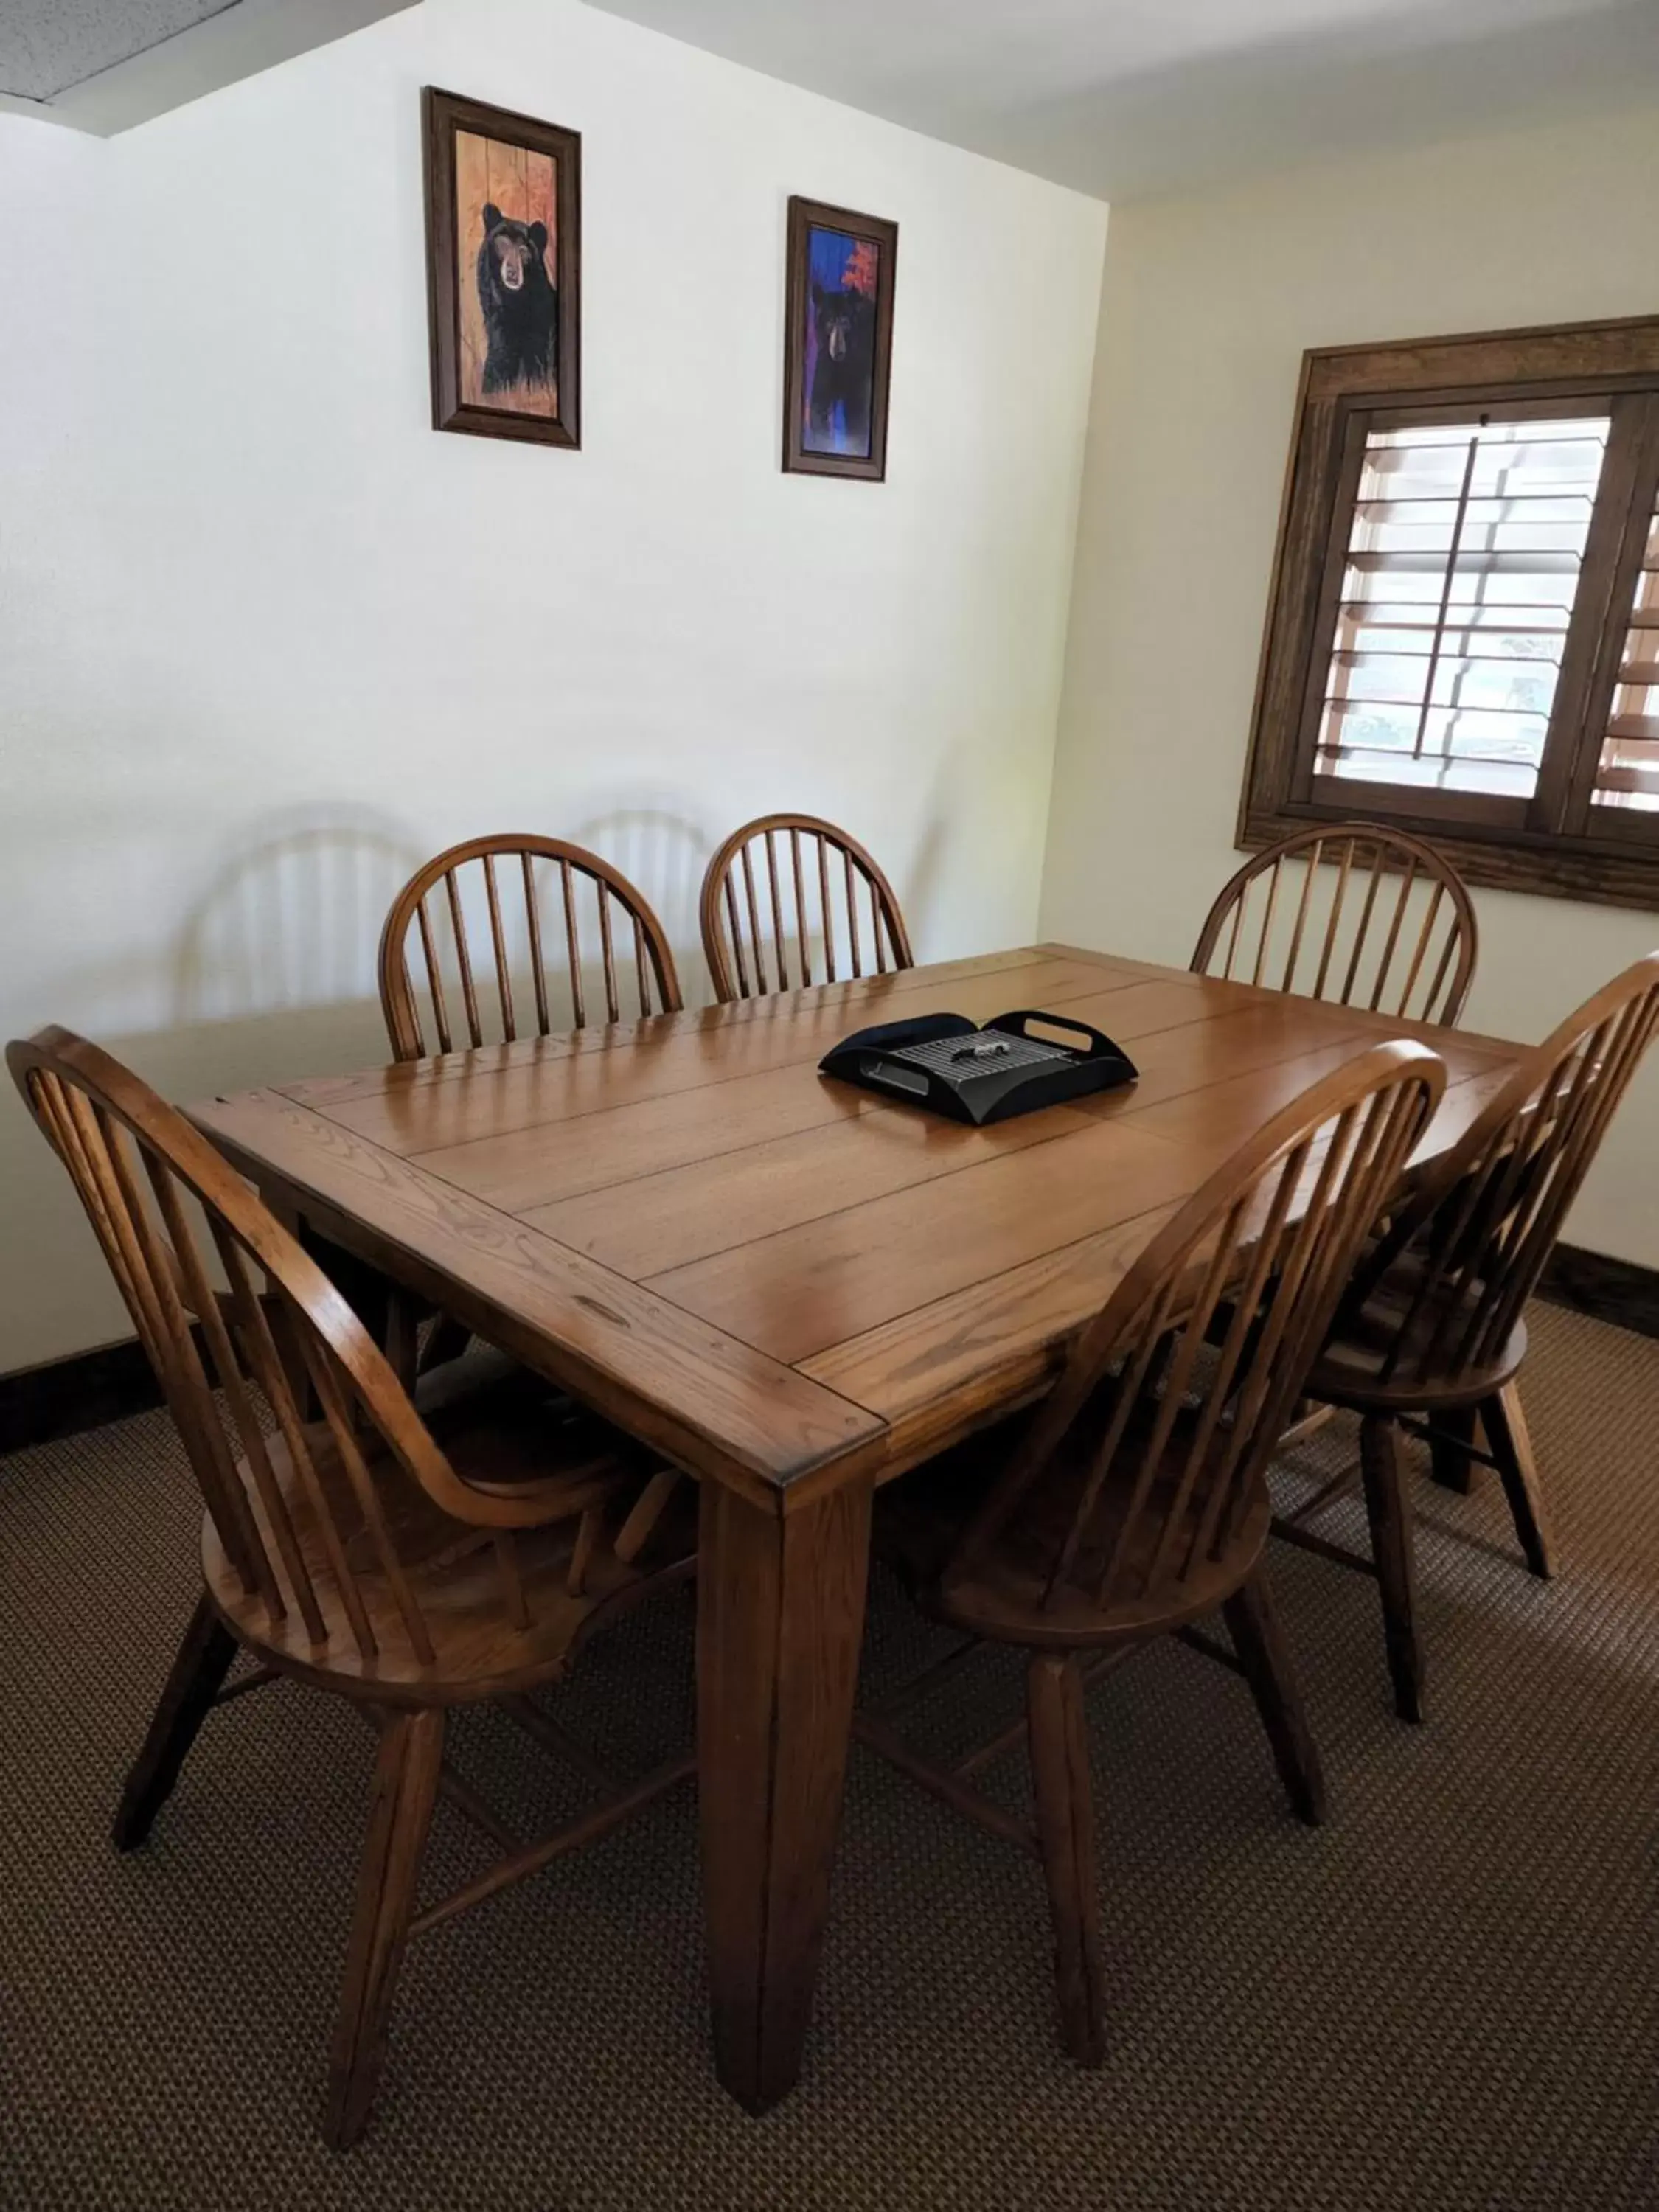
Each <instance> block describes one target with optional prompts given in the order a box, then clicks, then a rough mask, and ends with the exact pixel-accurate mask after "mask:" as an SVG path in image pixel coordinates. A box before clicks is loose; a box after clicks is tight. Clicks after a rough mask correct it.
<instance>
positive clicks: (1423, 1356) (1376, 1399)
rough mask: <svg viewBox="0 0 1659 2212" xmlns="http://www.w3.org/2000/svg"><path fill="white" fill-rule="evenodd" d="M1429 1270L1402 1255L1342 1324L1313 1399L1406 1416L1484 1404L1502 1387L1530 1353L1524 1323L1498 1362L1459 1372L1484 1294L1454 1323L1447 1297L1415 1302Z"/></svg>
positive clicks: (1316, 1377)
mask: <svg viewBox="0 0 1659 2212" xmlns="http://www.w3.org/2000/svg"><path fill="white" fill-rule="evenodd" d="M1423 1273H1424V1263H1423V1261H1422V1258H1421V1256H1420V1255H1418V1254H1416V1253H1412V1252H1407V1253H1406V1254H1404V1255H1402V1256H1401V1259H1400V1260H1399V1261H1396V1262H1395V1266H1394V1267H1391V1268H1390V1269H1389V1272H1388V1273H1387V1274H1386V1275H1384V1276H1383V1279H1382V1281H1381V1282H1380V1283H1379V1284H1378V1285H1376V1289H1375V1290H1373V1291H1371V1293H1370V1296H1369V1297H1367V1298H1366V1300H1365V1303H1364V1306H1363V1307H1362V1308H1361V1309H1360V1310H1359V1311H1358V1313H1357V1314H1348V1315H1345V1316H1341V1317H1340V1319H1339V1322H1338V1324H1337V1327H1336V1328H1334V1330H1333V1331H1332V1334H1331V1335H1330V1337H1329V1339H1328V1341H1327V1343H1326V1345H1325V1346H1324V1349H1323V1350H1322V1352H1321V1353H1320V1355H1319V1358H1317V1360H1316V1361H1315V1363H1314V1366H1313V1370H1312V1372H1311V1373H1310V1376H1309V1377H1308V1385H1307V1392H1306V1395H1308V1396H1309V1397H1310V1398H1318V1399H1321V1400H1322V1401H1324V1402H1325V1403H1326V1404H1327V1405H1332V1406H1345V1407H1349V1408H1350V1409H1351V1410H1352V1411H1353V1412H1355V1413H1407V1412H1410V1411H1411V1410H1412V1409H1413V1408H1414V1407H1415V1408H1420V1409H1422V1410H1424V1411H1430V1410H1432V1409H1433V1408H1435V1407H1445V1408H1447V1409H1450V1408H1452V1407H1460V1406H1474V1405H1479V1404H1480V1402H1481V1401H1482V1400H1483V1399H1486V1398H1490V1397H1492V1396H1493V1395H1495V1394H1496V1393H1497V1392H1498V1391H1499V1390H1501V1389H1503V1387H1504V1384H1505V1383H1507V1382H1508V1381H1509V1380H1510V1377H1511V1376H1513V1375H1514V1374H1515V1373H1516V1370H1517V1369H1518V1368H1519V1367H1520V1365H1521V1363H1522V1360H1523V1359H1524V1358H1526V1356H1527V1329H1526V1323H1525V1322H1516V1325H1515V1327H1514V1328H1512V1329H1511V1330H1510V1334H1509V1336H1508V1337H1507V1339H1506V1340H1505V1341H1504V1344H1503V1345H1502V1346H1501V1347H1500V1348H1499V1351H1498V1355H1497V1357H1496V1358H1491V1359H1486V1360H1482V1361H1481V1362H1480V1363H1479V1364H1476V1365H1465V1364H1460V1365H1458V1366H1456V1367H1455V1368H1454V1367H1453V1366H1452V1364H1451V1363H1452V1358H1453V1357H1454V1355H1455V1352H1456V1350H1457V1346H1458V1340H1459V1338H1460V1336H1461V1335H1462V1333H1463V1330H1464V1328H1465V1327H1466V1326H1467V1316H1468V1313H1469V1312H1471V1311H1472V1310H1474V1298H1475V1297H1477V1296H1478V1293H1477V1292H1474V1291H1467V1290H1466V1291H1463V1292H1462V1294H1461V1296H1460V1297H1459V1308H1460V1310H1458V1311H1456V1312H1454V1313H1453V1314H1452V1315H1451V1316H1450V1318H1449V1322H1448V1313H1447V1298H1446V1297H1439V1298H1435V1299H1429V1300H1426V1301H1425V1302H1424V1303H1423V1304H1421V1305H1420V1306H1419V1305H1418V1304H1417V1300H1418V1297H1419V1291H1420V1290H1421V1287H1422V1281H1423ZM1413 1307H1416V1310H1414V1311H1413ZM1408 1316H1409V1326H1407V1319H1408ZM1385 1368H1386V1369H1387V1370H1388V1373H1387V1376H1386V1378H1385V1376H1384V1373H1383V1370H1384V1369H1385Z"/></svg>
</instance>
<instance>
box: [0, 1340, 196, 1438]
mask: <svg viewBox="0 0 1659 2212" xmlns="http://www.w3.org/2000/svg"><path fill="white" fill-rule="evenodd" d="M160 1404H161V1385H160V1384H159V1383H157V1381H156V1380H155V1373H154V1371H153V1370H152V1369H151V1367H150V1364H149V1360H148V1359H147V1358H145V1356H144V1350H143V1346H142V1345H141V1344H140V1343H139V1341H138V1340H137V1337H136V1336H127V1337H122V1338H120V1339H119V1340H118V1341H117V1342H115V1343H114V1344H100V1345H99V1346H97V1348H96V1349H95V1350H94V1351H92V1352H70V1354H69V1356H68V1357H67V1358H64V1359H49V1360H46V1362H44V1363H43V1364H42V1365H40V1366H39V1367H20V1368H19V1369H18V1370H17V1371H16V1372H15V1374H12V1375H0V1453H5V1452H15V1451H23V1450H25V1449H27V1447H28V1446H29V1445H31V1444H49V1443H56V1442H57V1440H58V1437H73V1436H78V1435H80V1433H81V1431H82V1430H83V1429H101V1428H102V1427H103V1426H104V1425H105V1423H106V1422H107V1421H124V1420H125V1419H127V1417H128V1416H129V1415H130V1414H132V1413H149V1411H150V1409H151V1408H152V1407H155V1406H159V1405H160Z"/></svg>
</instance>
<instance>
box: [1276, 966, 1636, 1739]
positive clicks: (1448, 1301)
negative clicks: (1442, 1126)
mask: <svg viewBox="0 0 1659 2212" xmlns="http://www.w3.org/2000/svg"><path fill="white" fill-rule="evenodd" d="M1656 1023H1659V952H1654V953H1650V954H1649V955H1648V957H1646V958H1645V959H1644V960H1638V961H1637V962H1636V963H1635V964H1634V966H1632V967H1630V968H1627V969H1626V970H1625V972H1624V974H1623V975H1620V976H1619V977H1617V978H1616V979H1615V980H1614V981H1613V982H1611V983H1609V984H1608V985H1607V987H1606V988H1605V989H1603V990H1601V991H1598V992H1597V993H1596V994H1595V996H1594V997H1593V998H1591V999H1588V1000H1586V1001H1585V1002H1584V1004H1583V1006H1580V1007H1579V1008H1578V1010H1577V1012H1576V1013H1573V1014H1570V1015H1569V1016H1568V1017H1567V1018H1566V1020H1565V1021H1564V1022H1563V1023H1562V1024H1560V1026H1559V1029H1557V1030H1555V1032H1554V1033H1553V1036H1549V1037H1547V1038H1546V1040H1545V1041H1544V1042H1543V1043H1542V1044H1541V1045H1539V1046H1537V1047H1536V1048H1534V1050H1533V1051H1532V1052H1530V1053H1528V1055H1527V1057H1526V1059H1525V1060H1524V1061H1523V1062H1522V1065H1521V1066H1520V1067H1519V1068H1517V1069H1516V1072H1515V1073H1514V1074H1513V1075H1512V1076H1511V1077H1510V1079H1509V1081H1508V1082H1507V1083H1506V1084H1505V1085H1504V1087H1503V1089H1502V1090H1501V1091H1499V1092H1498V1095H1497V1096H1496V1097H1494V1098H1493V1099H1492V1101H1491V1103H1489V1104H1488V1106H1487V1107H1486V1110H1485V1112H1484V1113H1482V1114H1481V1115H1480V1117H1479V1119H1478V1120H1476V1121H1474V1123H1473V1124H1472V1125H1471V1126H1470V1127H1469V1129H1468V1132H1467V1133H1466V1134H1465V1135H1464V1137H1463V1139H1462V1141H1461V1142H1460V1143H1459V1144H1458V1145H1456V1146H1454V1148H1453V1149H1452V1150H1451V1151H1450V1152H1448V1153H1447V1154H1446V1155H1445V1157H1444V1158H1443V1160H1442V1161H1441V1162H1440V1164H1439V1165H1438V1167H1437V1170H1436V1172H1435V1173H1434V1174H1433V1176H1431V1178H1430V1179H1429V1180H1428V1181H1427V1182H1425V1185H1424V1187H1423V1188H1422V1190H1421V1191H1420V1192H1419V1194H1418V1196H1417V1197H1416V1198H1415V1199H1414V1200H1413V1201H1412V1202H1411V1203H1410V1204H1409V1205H1408V1206H1406V1207H1404V1208H1402V1210H1401V1212H1400V1214H1399V1216H1398V1217H1397V1218H1396V1219H1395V1221H1394V1222H1393V1223H1392V1224H1391V1225H1389V1229H1388V1231H1387V1233H1386V1234H1385V1235H1384V1236H1383V1237H1381V1238H1380V1239H1379V1240H1378V1242H1377V1243H1376V1249H1374V1250H1373V1251H1372V1252H1371V1253H1370V1255H1369V1256H1368V1257H1367V1259H1366V1261H1365V1262H1364V1265H1363V1266H1362V1267H1360V1268H1359V1269H1358V1271H1357V1272H1356V1274H1355V1277H1354V1280H1353V1282H1352V1285H1351V1286H1350V1288H1349V1291H1348V1292H1347V1293H1346V1296H1345V1297H1344V1299H1343V1302H1342V1304H1341V1306H1340V1309H1339V1311H1338V1314H1337V1317H1336V1321H1335V1322H1334V1327H1333V1329H1332V1333H1331V1336H1330V1339H1329V1341H1328V1343H1327V1344H1326V1346H1325V1347H1324V1349H1323V1351H1322V1353H1321V1355H1320V1358H1318V1360H1317V1361H1316V1363H1315V1365H1314V1367H1313V1370H1312V1371H1311V1373H1310V1376H1309V1378H1308V1383H1307V1392H1308V1395H1309V1396H1310V1397H1312V1398H1315V1399H1317V1400H1319V1401H1322V1403H1324V1404H1325V1405H1328V1406H1344V1407H1348V1408H1350V1409H1351V1410H1352V1412H1355V1413H1358V1414H1359V1415H1360V1416H1361V1424H1360V1467H1359V1479H1360V1480H1361V1483H1362V1485H1363V1488H1364V1498H1365V1510H1366V1515H1367V1517H1368V1519H1369V1522H1370V1537H1371V1556H1370V1559H1364V1558H1363V1557H1361V1556H1360V1555H1359V1554H1358V1553H1353V1552H1350V1551H1347V1550H1345V1549H1344V1548H1342V1547H1340V1546H1338V1545H1336V1544H1334V1543H1330V1542H1328V1541H1326V1540H1325V1539H1324V1538H1323V1537H1322V1536H1319V1535H1316V1534H1314V1533H1313V1532H1312V1531H1310V1530H1309V1529H1308V1528H1306V1527H1305V1526H1304V1523H1305V1522H1307V1521H1308V1520H1310V1519H1311V1518H1312V1517H1313V1516H1315V1515H1316V1513H1317V1512H1318V1511H1319V1510H1321V1509H1322V1507H1323V1506H1324V1505H1325V1504H1327V1503H1328V1501H1329V1499H1330V1498H1332V1497H1333V1496H1334V1495H1335V1494H1336V1493H1337V1492H1339V1491H1340V1489H1341V1488H1342V1487H1343V1486H1345V1484H1346V1483H1347V1482H1350V1481H1351V1480H1352V1475H1351V1474H1348V1475H1345V1476H1339V1477H1338V1478H1337V1479H1336V1480H1335V1481H1334V1482H1333V1483H1329V1484H1327V1485H1326V1486H1324V1487H1323V1488H1322V1490H1321V1491H1319V1492H1316V1494H1315V1496H1314V1497H1312V1498H1310V1499H1308V1500H1307V1501H1306V1502H1305V1503H1304V1504H1302V1505H1301V1506H1300V1507H1299V1508H1298V1509H1297V1511H1296V1512H1295V1513H1294V1514H1292V1515H1289V1516H1285V1517H1284V1518H1283V1519H1281V1520H1280V1521H1279V1522H1276V1523H1275V1524H1274V1525H1275V1530H1276V1533H1277V1534H1279V1535H1281V1536H1283V1537H1285V1538H1286V1539H1287V1540H1288V1541H1291V1542H1292V1543H1298V1544H1301V1545H1303V1546H1304V1547H1305V1548H1307V1549H1309V1550H1310V1551H1314V1552H1316V1553H1319V1554H1320V1555H1321V1556H1322V1557H1323V1558H1326V1559H1333V1560H1334V1561H1336V1562H1337V1563H1338V1564H1340V1565H1345V1566H1351V1567H1355V1568H1358V1570H1360V1571H1362V1572H1364V1573H1367V1574H1372V1575H1375V1577H1376V1582H1377V1587H1378V1589H1379V1592H1380V1594H1381V1597H1382V1602H1383V1632H1384V1638H1385V1642H1386V1645H1387V1650H1388V1662H1389V1676H1390V1678H1391V1680H1392V1682H1393V1686H1394V1696H1395V1708H1396V1710H1397V1711H1399V1713H1400V1714H1401V1717H1403V1718H1404V1719H1407V1720H1412V1721H1415V1720H1420V1719H1421V1717H1422V1713H1423V1685H1424V1663H1423V1654H1422V1651H1421V1649H1420V1646H1419V1639H1418V1634H1417V1627H1416V1621H1415V1607H1414V1581H1415V1577H1414V1572H1413V1558H1412V1527H1411V1513H1410V1509H1409V1505H1408V1504H1407V1493H1406V1484H1405V1470H1404V1468H1403V1465H1402V1461H1401V1432H1402V1431H1410V1432H1411V1433H1413V1434H1414V1435H1418V1436H1422V1437H1426V1438H1427V1440H1428V1442H1429V1443H1430V1446H1431V1451H1432V1454H1433V1458H1434V1462H1435V1472H1436V1474H1437V1476H1438V1478H1439V1479H1440V1480H1442V1481H1443V1482H1445V1483H1447V1484H1448V1485H1449V1486H1450V1487H1452V1488H1455V1489H1467V1488H1468V1481H1469V1463H1470V1462H1471V1461H1472V1460H1478V1461H1480V1462H1481V1463H1482V1464H1484V1465H1486V1466H1488V1467H1493V1468H1496V1469H1497V1470H1498V1475H1499V1477H1500V1479H1501V1480H1502V1482H1503V1485H1504V1497H1505V1498H1506V1499H1507V1500H1508V1503H1509V1507H1510V1513H1511V1515H1512V1516H1513V1517H1514V1522H1515V1530H1516V1536H1517V1538H1518V1539H1519V1541H1520V1544H1521V1548H1522V1552H1523V1553H1525V1555H1526V1560H1527V1565H1528V1566H1529V1567H1530V1568H1531V1570H1532V1571H1533V1573H1534V1574H1535V1575H1541V1576H1547V1575H1548V1574H1549V1572H1550V1571H1551V1553H1550V1538H1549V1530H1548V1523H1547V1518H1546V1516H1545V1511H1544V1504H1543V1500H1542V1498H1541V1495H1540V1492H1539V1487H1538V1474H1537V1469H1536V1468H1535V1466H1534V1462H1533V1455H1532V1446H1531V1443H1530V1441H1529V1439H1528V1434H1527V1425H1526V1420H1525V1418H1524V1416H1523V1415H1522V1410H1521V1397H1520V1392H1519V1389H1518V1388H1517V1386H1516V1374H1517V1372H1518V1371H1519V1369H1520V1366H1521V1364H1522V1360H1523V1359H1524V1358H1525V1357H1526V1352H1527V1330H1526V1323H1525V1322H1524V1321H1523V1320H1522V1312H1523V1310H1524V1309H1525V1306H1526V1304H1527V1301H1528V1299H1529V1298H1530V1297H1532V1295H1533V1292H1534V1291H1535V1290H1536V1289H1537V1287H1538V1279H1539V1276H1540V1275H1541V1273H1542V1272H1543V1268H1544V1264H1545V1262H1546V1261H1547V1259H1548V1258H1549V1255H1550V1253H1551V1251H1552V1249H1553V1247H1554V1244H1555V1240H1556V1238H1557V1237H1558V1236H1559V1233H1560V1230H1561V1225H1562V1222H1563V1220H1564V1219H1565V1216H1566V1212H1567V1209H1568V1207H1569V1206H1571V1203H1572V1200H1573V1199H1574V1197H1575V1196H1576V1195H1577V1191H1578V1188H1579V1186H1580V1185H1581V1184H1582V1183H1583V1180H1584V1177H1585V1176H1586V1175H1587V1174H1588V1172H1589V1168H1590V1164H1591V1163H1592V1162H1593V1161H1594V1159H1595V1153H1596V1149H1597V1147H1598V1146H1600V1144H1601V1139H1602V1137H1603V1136H1604V1135H1605V1134H1606V1133H1607V1124H1608V1122H1609V1121H1611V1120H1612V1118H1613V1111H1614V1109H1616V1107H1617V1106H1618V1104H1619V1102H1620V1098H1622V1097H1623V1096H1624V1094H1625V1091H1626V1086H1627V1085H1628V1084H1629V1082H1630V1080H1631V1078H1632V1076H1633V1075H1634V1074H1635V1073H1636V1069H1637V1066H1638V1063H1639V1061H1640V1060H1641V1057H1642V1054H1644V1052H1645V1051H1646V1049H1647V1047H1648V1044H1649V1042H1650V1039H1651V1038H1652V1036H1653V1033H1654V1029H1655V1025H1656ZM1477 1425H1479V1428H1480V1431H1482V1432H1483V1433H1484V1437H1485V1449H1481V1448H1480V1445H1479V1444H1478V1443H1477V1442H1476V1428H1477Z"/></svg>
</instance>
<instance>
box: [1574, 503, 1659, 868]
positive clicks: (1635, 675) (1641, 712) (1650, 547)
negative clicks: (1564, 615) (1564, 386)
mask: <svg viewBox="0 0 1659 2212" xmlns="http://www.w3.org/2000/svg"><path fill="white" fill-rule="evenodd" d="M1641 525H1642V542H1641V549H1640V552H1639V555H1638V565H1637V569H1636V580H1635V585H1634V589H1633V592H1632V597H1631V599H1630V600H1629V601H1627V602H1626V605H1628V607H1629V614H1628V617H1627V618H1626V623H1625V631H1624V637H1623V641H1622V643H1621V645H1620V649H1619V660H1618V668H1617V673H1616V676H1615V678H1614V681H1613V702H1612V711H1611V712H1610V714H1608V716H1607V726H1606V730H1605V732H1604V734H1603V737H1602V740H1601V755H1600V757H1599V759H1598V761H1597V763H1596V769H1595V787H1594V788H1593V790H1592V792H1591V793H1590V802H1591V805H1592V807H1595V808H1607V809H1615V810H1617V811H1620V812H1621V813H1630V814H1650V815H1655V816H1659V502H1656V503H1655V504H1654V505H1653V506H1652V507H1650V509H1649V511H1648V512H1647V513H1645V515H1644V516H1643V517H1642V518H1641ZM1620 611H1621V612H1622V611H1623V609H1622V608H1621V610H1620ZM1653 828H1654V829H1656V831H1659V822H1656V823H1654V824H1653Z"/></svg>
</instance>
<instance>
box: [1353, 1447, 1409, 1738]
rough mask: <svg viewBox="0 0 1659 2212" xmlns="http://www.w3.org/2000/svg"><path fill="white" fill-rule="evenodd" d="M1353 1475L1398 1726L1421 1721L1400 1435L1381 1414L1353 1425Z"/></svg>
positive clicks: (1407, 1512) (1407, 1520) (1404, 1480)
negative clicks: (1361, 1492) (1361, 1490)
mask: <svg viewBox="0 0 1659 2212" xmlns="http://www.w3.org/2000/svg"><path fill="white" fill-rule="evenodd" d="M1359 1472H1360V1476H1361V1479H1362V1480H1363V1481H1364V1487H1365V1513H1366V1517H1367V1518H1368V1520H1369V1521H1370V1528H1371V1558H1372V1559H1373V1561H1374V1562H1375V1564H1376V1585H1377V1589H1378V1590H1379V1592H1380V1593H1381V1595H1382V1599H1383V1640H1384V1642H1385V1644H1387V1647H1388V1654H1389V1676H1390V1679H1391V1680H1392V1681H1393V1683H1394V1706H1395V1711H1396V1712H1397V1713H1398V1714H1399V1716H1400V1717H1401V1720H1402V1721H1420V1720H1421V1719H1422V1717H1423V1655H1422V1652H1421V1651H1420V1650H1419V1647H1418V1641H1417V1620H1416V1609H1417V1600H1416V1582H1417V1575H1416V1568H1415V1565H1414V1563H1413V1557H1412V1523H1411V1510H1410V1507H1409V1505H1408V1504H1407V1498H1406V1479H1405V1468H1404V1465H1403V1463H1402V1461H1401V1439H1400V1431H1399V1429H1398V1427H1397V1426H1396V1425H1395V1423H1394V1422H1393V1421H1392V1420H1390V1419H1389V1418H1388V1416H1387V1415H1386V1414H1381V1413H1367V1414H1366V1416H1365V1418H1364V1420H1363V1421H1362V1422H1361V1423H1360V1426H1359Z"/></svg>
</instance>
